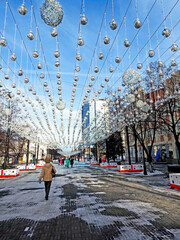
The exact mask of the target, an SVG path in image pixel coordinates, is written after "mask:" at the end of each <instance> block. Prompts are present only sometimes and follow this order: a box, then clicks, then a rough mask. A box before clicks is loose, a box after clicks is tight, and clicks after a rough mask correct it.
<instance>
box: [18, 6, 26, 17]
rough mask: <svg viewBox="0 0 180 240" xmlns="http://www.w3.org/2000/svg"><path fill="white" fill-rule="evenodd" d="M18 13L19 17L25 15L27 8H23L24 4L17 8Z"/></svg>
mask: <svg viewBox="0 0 180 240" xmlns="http://www.w3.org/2000/svg"><path fill="white" fill-rule="evenodd" d="M18 12H19V13H20V14H21V15H25V14H26V13H27V8H26V7H25V5H24V3H23V4H21V6H19V7H18Z"/></svg>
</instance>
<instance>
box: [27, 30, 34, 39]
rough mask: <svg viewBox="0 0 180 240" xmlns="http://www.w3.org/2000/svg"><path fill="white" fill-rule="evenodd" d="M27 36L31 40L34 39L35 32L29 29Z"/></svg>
mask: <svg viewBox="0 0 180 240" xmlns="http://www.w3.org/2000/svg"><path fill="white" fill-rule="evenodd" d="M27 38H29V40H33V39H34V34H33V32H32V31H29V32H28V34H27Z"/></svg>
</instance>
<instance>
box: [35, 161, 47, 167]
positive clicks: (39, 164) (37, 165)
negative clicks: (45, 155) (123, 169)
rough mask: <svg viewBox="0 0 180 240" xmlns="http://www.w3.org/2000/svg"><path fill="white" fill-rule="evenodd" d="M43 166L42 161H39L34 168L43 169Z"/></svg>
mask: <svg viewBox="0 0 180 240" xmlns="http://www.w3.org/2000/svg"><path fill="white" fill-rule="evenodd" d="M44 164H45V162H44V161H39V162H38V163H36V167H43V166H44Z"/></svg>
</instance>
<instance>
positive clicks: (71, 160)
mask: <svg viewBox="0 0 180 240" xmlns="http://www.w3.org/2000/svg"><path fill="white" fill-rule="evenodd" d="M70 164H71V167H73V164H74V158H71V159H70Z"/></svg>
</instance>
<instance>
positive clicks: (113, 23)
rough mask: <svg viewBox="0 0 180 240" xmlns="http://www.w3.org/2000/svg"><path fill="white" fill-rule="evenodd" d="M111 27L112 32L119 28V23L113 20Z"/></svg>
mask: <svg viewBox="0 0 180 240" xmlns="http://www.w3.org/2000/svg"><path fill="white" fill-rule="evenodd" d="M109 25H110V28H111V29H112V30H115V29H116V28H117V22H116V21H115V20H114V19H112V21H111V22H110V23H109Z"/></svg>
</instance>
